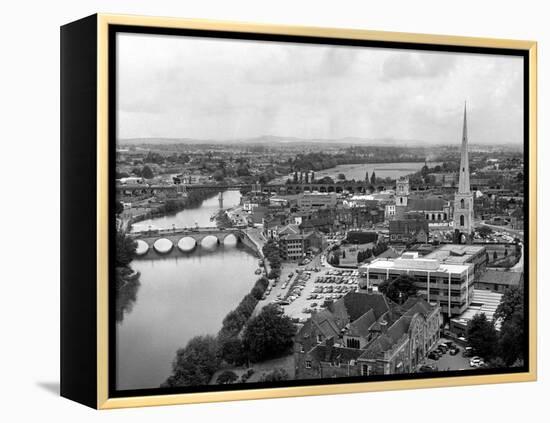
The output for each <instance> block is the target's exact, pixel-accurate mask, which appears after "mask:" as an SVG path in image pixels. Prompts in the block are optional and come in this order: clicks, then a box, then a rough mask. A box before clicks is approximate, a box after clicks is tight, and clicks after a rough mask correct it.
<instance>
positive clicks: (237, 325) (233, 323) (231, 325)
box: [220, 308, 246, 336]
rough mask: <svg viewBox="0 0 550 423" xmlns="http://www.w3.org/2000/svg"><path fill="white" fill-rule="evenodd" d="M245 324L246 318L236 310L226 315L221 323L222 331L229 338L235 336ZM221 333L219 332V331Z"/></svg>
mask: <svg viewBox="0 0 550 423" xmlns="http://www.w3.org/2000/svg"><path fill="white" fill-rule="evenodd" d="M245 323H246V316H244V315H243V313H241V312H240V311H239V310H238V308H237V309H236V310H232V311H230V312H229V313H227V316H225V318H224V319H223V322H222V331H223V332H224V333H227V334H228V335H229V336H234V335H237V334H238V333H239V332H240V331H241V329H242V328H243V326H244V324H245ZM220 332H221V331H220Z"/></svg>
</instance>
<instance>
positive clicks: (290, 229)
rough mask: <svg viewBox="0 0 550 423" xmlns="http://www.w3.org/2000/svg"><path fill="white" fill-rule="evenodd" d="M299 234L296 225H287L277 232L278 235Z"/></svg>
mask: <svg viewBox="0 0 550 423" xmlns="http://www.w3.org/2000/svg"><path fill="white" fill-rule="evenodd" d="M299 233H300V228H299V227H298V225H294V224H288V225H286V226H284V227H282V228H281V229H280V230H279V235H287V234H289V235H296V234H299Z"/></svg>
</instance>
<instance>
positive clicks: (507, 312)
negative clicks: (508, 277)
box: [493, 286, 524, 321]
mask: <svg viewBox="0 0 550 423" xmlns="http://www.w3.org/2000/svg"><path fill="white" fill-rule="evenodd" d="M523 302H524V298H523V289H522V288H521V287H517V286H515V287H512V288H509V289H507V290H506V291H505V292H504V295H503V296H502V300H501V301H500V304H499V305H498V307H497V309H496V311H495V314H494V315H493V319H494V320H498V319H502V320H503V321H507V320H509V319H510V318H511V317H512V316H513V315H514V313H516V312H517V313H521V314H523Z"/></svg>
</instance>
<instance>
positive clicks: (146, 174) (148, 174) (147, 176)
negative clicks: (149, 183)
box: [141, 165, 155, 179]
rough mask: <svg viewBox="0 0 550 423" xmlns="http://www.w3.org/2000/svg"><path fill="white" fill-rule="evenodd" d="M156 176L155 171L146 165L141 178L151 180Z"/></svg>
mask: <svg viewBox="0 0 550 423" xmlns="http://www.w3.org/2000/svg"><path fill="white" fill-rule="evenodd" d="M154 176H155V174H154V173H153V170H152V169H151V168H150V167H149V166H147V165H145V166H143V169H141V177H142V178H145V179H151V178H153V177H154Z"/></svg>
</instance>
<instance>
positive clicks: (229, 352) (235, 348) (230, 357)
mask: <svg viewBox="0 0 550 423" xmlns="http://www.w3.org/2000/svg"><path fill="white" fill-rule="evenodd" d="M218 344H219V350H218V354H219V356H220V357H221V358H222V359H223V360H225V361H226V362H227V363H229V364H233V365H235V366H240V365H242V364H244V363H246V361H247V356H246V352H245V350H244V347H243V342H242V340H241V339H240V338H239V337H237V336H233V337H231V338H226V339H222V338H221V337H220V336H218Z"/></svg>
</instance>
